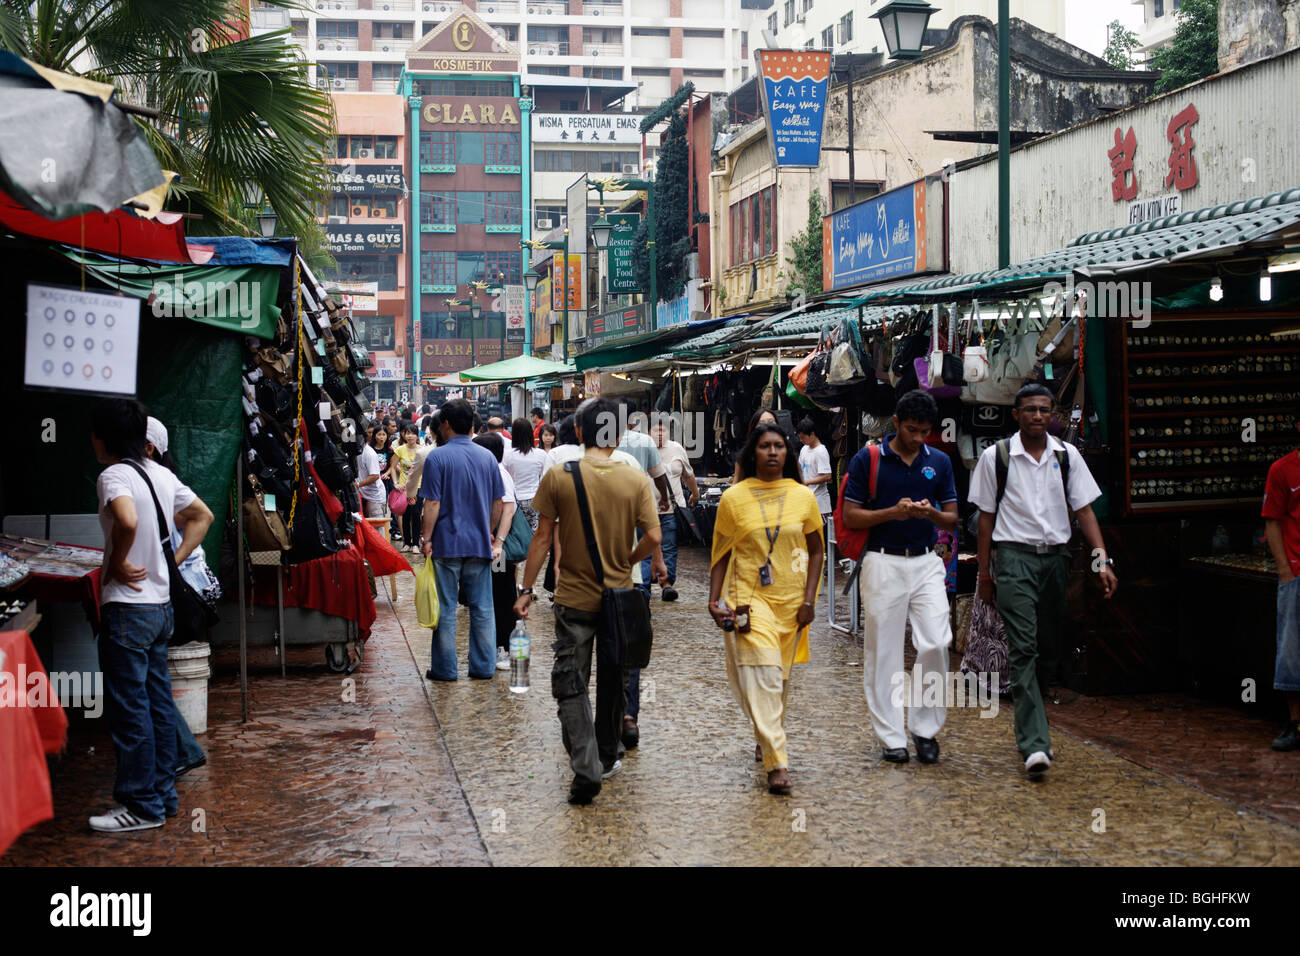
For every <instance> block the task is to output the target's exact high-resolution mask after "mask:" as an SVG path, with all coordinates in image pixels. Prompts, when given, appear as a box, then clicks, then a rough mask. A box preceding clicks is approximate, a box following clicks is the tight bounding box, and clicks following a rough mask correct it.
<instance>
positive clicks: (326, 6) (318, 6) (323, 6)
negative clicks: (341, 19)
mask: <svg viewBox="0 0 1300 956" xmlns="http://www.w3.org/2000/svg"><path fill="white" fill-rule="evenodd" d="M329 8H330V5H329V4H328V3H318V4H316V9H317V10H328V9H329Z"/></svg>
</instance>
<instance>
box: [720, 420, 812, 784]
mask: <svg viewBox="0 0 1300 956" xmlns="http://www.w3.org/2000/svg"><path fill="white" fill-rule="evenodd" d="M740 467H741V471H742V473H743V474H744V476H745V477H744V480H742V481H741V482H740V483H739V484H736V485H733V486H732V487H731V488H729V489H727V492H726V493H725V494H724V495H723V496H722V501H721V502H720V503H719V505H718V517H717V521H716V522H715V524H714V528H713V559H712V571H711V573H710V576H709V614H711V615H712V616H713V620H714V623H716V624H717V625H718V627H720V628H722V630H723V634H724V642H725V644H726V651H727V677H728V678H729V679H730V681H731V690H732V693H733V694H735V696H736V700H737V702H738V703H739V704H740V706H741V709H742V710H744V711H745V716H747V717H748V718H749V719H750V721H751V722H752V723H753V725H754V739H755V740H756V741H758V747H757V748H756V752H755V757H756V758H761V759H762V761H763V769H764V770H766V771H767V789H768V792H770V793H775V794H782V795H784V794H789V793H790V776H789V774H788V773H787V772H786V768H787V766H788V761H787V759H786V752H785V703H786V695H787V693H788V691H789V687H790V669H791V667H792V666H793V664H795V663H796V662H804V661H807V660H808V625H809V624H810V623H811V622H812V619H813V608H814V603H813V602H814V601H816V599H817V586H818V583H819V581H820V578H821V569H822V559H823V556H824V548H823V544H822V517H821V511H820V509H819V508H818V507H817V499H816V498H814V497H813V493H812V492H811V491H810V490H809V489H807V488H805V487H804V485H803V484H802V483H801V482H800V480H799V463H798V459H797V458H796V457H795V455H794V453H793V452H792V451H791V450H790V447H789V444H788V440H787V439H786V436H785V434H784V432H782V431H781V429H780V428H779V427H778V426H776V425H768V424H761V425H759V426H758V427H756V428H755V429H754V431H753V433H752V434H751V435H750V436H749V441H747V442H746V443H745V448H744V450H743V451H742V452H741V453H740ZM724 593H725V595H726V607H723V606H721V605H720V604H719V603H718V602H719V599H720V598H722V596H723V594H724Z"/></svg>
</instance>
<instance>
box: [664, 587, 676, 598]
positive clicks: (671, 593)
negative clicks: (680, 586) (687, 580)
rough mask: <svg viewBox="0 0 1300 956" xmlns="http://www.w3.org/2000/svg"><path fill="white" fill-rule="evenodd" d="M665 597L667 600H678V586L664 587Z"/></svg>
mask: <svg viewBox="0 0 1300 956" xmlns="http://www.w3.org/2000/svg"><path fill="white" fill-rule="evenodd" d="M663 598H664V600H665V601H676V600H677V589H676V588H670V587H666V588H664V593H663Z"/></svg>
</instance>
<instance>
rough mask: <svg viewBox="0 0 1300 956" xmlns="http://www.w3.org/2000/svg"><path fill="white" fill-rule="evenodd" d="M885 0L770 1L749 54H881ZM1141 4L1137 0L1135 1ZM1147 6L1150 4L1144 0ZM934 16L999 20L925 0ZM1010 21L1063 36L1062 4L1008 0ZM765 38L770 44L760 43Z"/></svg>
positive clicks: (957, 3)
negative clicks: (933, 9) (768, 50)
mask: <svg viewBox="0 0 1300 956" xmlns="http://www.w3.org/2000/svg"><path fill="white" fill-rule="evenodd" d="M886 2H887V0H772V4H771V6H769V7H767V9H765V10H759V11H756V12H755V13H756V15H755V17H754V20H753V22H752V24H751V26H750V30H749V47H750V49H751V50H761V49H764V48H765V47H766V48H771V49H783V50H800V49H809V50H833V51H834V52H836V53H884V52H886V50H885V38H884V36H883V35H882V34H881V32H880V25H879V23H878V22H877V21H876V20H873V19H872V18H871V15H872V14H873V13H876V12H877V11H878V10H879V9H880V8H881V7H883V6H884V5H885V3H886ZM1139 2H1140V0H1139ZM1147 2H1148V3H1150V2H1151V0H1147ZM930 5H931V6H933V7H938V8H939V9H938V12H937V13H935V14H933V15H932V16H931V17H930V21H929V23H928V24H927V28H928V29H930V30H941V31H946V30H947V29H948V27H949V26H950V25H951V24H952V22H953V21H954V20H956V19H957V18H958V17H965V16H981V17H988V18H989V19H990V20H992V21H993V22H994V23H996V22H997V19H998V0H930ZM1010 13H1011V16H1013V17H1016V18H1018V19H1021V20H1024V21H1025V22H1026V23H1032V24H1033V25H1034V26H1036V27H1038V28H1039V29H1040V30H1045V31H1047V32H1048V33H1053V34H1056V35H1057V36H1064V34H1065V0H1011V9H1010ZM765 32H766V33H767V34H768V35H769V37H770V38H771V39H768V38H765V37H764V33H765Z"/></svg>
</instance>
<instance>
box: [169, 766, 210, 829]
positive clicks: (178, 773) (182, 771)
mask: <svg viewBox="0 0 1300 956" xmlns="http://www.w3.org/2000/svg"><path fill="white" fill-rule="evenodd" d="M207 762H208V758H207V757H206V756H203V757H200V758H199V759H198V760H196V761H194V762H193V763H183V764H181V765H180V766H179V767H177V768H176V776H178V777H182V776H184V775H185V774H187V773H189V772H190V771H191V770H195V769H197V768H199V767H202V766H203V765H204V764H205V763H207ZM172 815H173V816H175V814H172Z"/></svg>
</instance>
